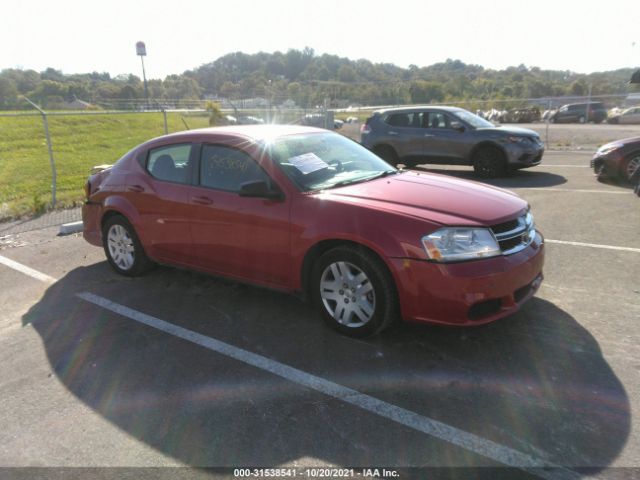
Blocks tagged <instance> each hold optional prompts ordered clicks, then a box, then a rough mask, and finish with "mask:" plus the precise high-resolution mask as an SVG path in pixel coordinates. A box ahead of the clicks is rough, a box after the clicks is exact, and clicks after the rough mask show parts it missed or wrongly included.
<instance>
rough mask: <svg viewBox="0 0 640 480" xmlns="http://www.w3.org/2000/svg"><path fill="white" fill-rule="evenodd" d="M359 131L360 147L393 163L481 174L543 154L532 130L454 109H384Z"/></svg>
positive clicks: (533, 162) (528, 161)
mask: <svg viewBox="0 0 640 480" xmlns="http://www.w3.org/2000/svg"><path fill="white" fill-rule="evenodd" d="M360 133H361V143H362V145H364V146H365V147H367V148H368V149H370V150H373V151H374V152H375V153H376V154H378V156H380V157H382V158H383V159H385V160H386V161H387V162H389V163H391V164H394V165H396V164H398V163H404V164H406V165H408V166H413V165H417V164H421V163H437V164H445V165H473V168H474V169H475V171H476V173H477V174H478V175H480V176H482V177H497V176H500V175H502V174H504V173H506V172H507V171H508V170H515V169H519V168H528V167H533V166H535V165H538V164H539V163H540V161H541V160H542V154H543V153H544V144H543V143H542V142H541V141H540V136H539V135H538V134H537V133H536V132H534V131H533V130H528V129H525V128H517V127H503V126H495V125H494V124H493V123H491V122H489V121H487V120H485V119H483V118H480V117H479V116H477V115H474V114H473V113H471V112H468V111H467V110H464V109H462V108H456V107H429V106H424V107H409V108H391V109H387V110H381V111H378V112H375V113H374V114H373V116H372V117H370V118H368V119H367V121H366V123H365V124H363V126H362V128H361V130H360Z"/></svg>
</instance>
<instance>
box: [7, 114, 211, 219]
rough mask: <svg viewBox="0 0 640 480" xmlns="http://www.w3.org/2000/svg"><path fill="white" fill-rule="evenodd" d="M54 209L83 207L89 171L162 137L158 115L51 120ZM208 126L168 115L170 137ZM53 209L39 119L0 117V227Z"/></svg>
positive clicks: (202, 119) (53, 117) (201, 120)
mask: <svg viewBox="0 0 640 480" xmlns="http://www.w3.org/2000/svg"><path fill="white" fill-rule="evenodd" d="M48 120H49V131H50V134H51V142H52V145H53V156H54V158H55V163H56V169H57V177H58V181H57V206H58V207H65V206H73V205H75V204H78V203H80V202H81V201H82V198H83V185H84V182H85V180H86V178H87V176H88V174H89V171H90V169H91V167H92V166H94V165H100V164H105V163H106V164H111V163H114V162H115V161H116V160H118V159H119V158H120V157H121V156H122V155H123V154H124V153H126V152H127V151H129V150H130V149H131V148H133V147H135V146H136V145H138V144H140V143H142V142H144V141H146V140H148V139H150V138H153V137H155V136H159V135H163V134H164V120H163V115H162V113H133V114H109V115H81V114H77V115H65V116H59V115H51V116H49V117H48ZM184 122H186V123H187V125H188V126H189V128H190V129H193V128H202V127H206V126H208V124H209V123H208V117H207V116H205V115H204V114H201V115H200V116H184V114H183V113H169V114H167V123H168V129H169V132H176V131H179V130H186V128H187V127H186V126H185V123H184ZM50 203H51V167H50V164H49V155H48V153H47V144H46V140H45V135H44V127H43V123H42V118H41V117H39V116H21V117H0V221H1V220H4V219H8V218H15V217H19V216H22V215H25V214H34V213H39V212H41V211H43V210H46V209H47V208H49V206H50Z"/></svg>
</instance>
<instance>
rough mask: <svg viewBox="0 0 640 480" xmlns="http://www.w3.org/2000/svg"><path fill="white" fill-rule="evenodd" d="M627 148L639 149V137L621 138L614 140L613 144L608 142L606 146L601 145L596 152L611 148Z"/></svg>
mask: <svg viewBox="0 0 640 480" xmlns="http://www.w3.org/2000/svg"><path fill="white" fill-rule="evenodd" d="M627 146H631V147H635V146H638V147H640V137H631V138H623V139H621V140H614V141H613V142H609V143H606V144H604V145H602V146H601V147H600V148H599V149H598V151H601V150H606V149H608V148H611V147H615V148H622V147H627Z"/></svg>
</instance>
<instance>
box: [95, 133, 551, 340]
mask: <svg viewBox="0 0 640 480" xmlns="http://www.w3.org/2000/svg"><path fill="white" fill-rule="evenodd" d="M85 189H86V195H87V200H86V203H85V205H84V207H83V212H82V213H83V220H84V238H85V239H86V240H87V241H88V242H89V243H91V244H94V245H97V246H102V247H103V248H104V251H105V253H106V256H107V259H108V261H109V263H110V264H111V266H112V267H113V268H114V269H115V270H116V271H117V272H118V273H121V274H123V275H129V276H134V275H140V274H142V273H144V272H145V271H147V270H148V269H149V268H150V267H151V266H152V265H153V264H154V263H161V264H170V265H178V266H181V267H188V268H191V269H194V270H200V271H203V272H208V273H212V274H215V275H221V276H225V277H230V278H233V279H237V280H239V281H243V282H248V283H252V284H257V285H262V286H265V287H270V288H276V289H280V290H285V291H289V292H295V293H301V294H304V295H308V296H310V297H311V298H312V299H313V301H314V303H315V304H316V305H317V308H318V309H319V311H320V312H321V315H322V316H323V318H324V319H325V320H326V321H327V322H328V323H329V324H330V325H332V326H333V327H335V328H336V329H338V330H339V331H341V332H343V333H345V334H348V335H352V336H364V335H370V334H373V333H377V332H379V331H381V330H383V329H384V328H385V327H387V326H388V325H390V324H391V323H392V321H394V320H395V319H397V318H402V319H405V320H410V321H419V322H428V323H439V324H447V325H478V324H482V323H486V322H489V321H492V320H496V319H498V318H501V317H504V316H506V315H509V314H511V313H513V312H515V311H516V310H517V309H518V308H519V306H520V305H521V304H522V303H523V302H525V301H526V300H527V299H529V298H530V297H531V296H533V294H534V293H535V292H536V290H537V289H538V287H539V285H540V282H541V281H542V265H543V259H544V246H543V239H542V236H541V235H540V233H539V232H537V231H536V229H535V226H534V222H533V217H532V215H531V213H530V211H529V207H528V205H527V203H526V202H525V201H524V200H522V199H521V198H520V197H518V196H517V195H515V194H514V193H511V192H509V191H506V190H502V189H499V188H494V187H490V186H487V185H484V184H480V183H475V182H469V181H464V180H459V179H454V178H450V177H447V176H442V175H436V174H430V173H421V172H416V171H404V170H396V169H395V168H393V167H391V166H390V165H389V164H387V163H385V162H384V161H383V160H381V159H380V158H379V157H377V156H376V155H375V154H373V153H371V152H370V151H369V150H367V149H366V148H364V147H362V146H360V145H359V144H357V143H356V142H353V141H352V140H349V139H348V138H345V137H343V136H342V135H339V134H335V133H332V132H328V131H326V130H321V129H316V128H311V127H296V126H273V125H271V126H270V125H259V126H258V125H256V126H243V127H223V128H211V129H203V130H195V131H189V132H182V133H176V134H172V135H167V136H164V137H159V138H156V139H153V140H150V141H148V142H146V143H144V144H142V145H140V146H138V147H136V148H134V149H133V150H131V151H130V152H128V153H127V154H126V155H124V156H123V157H122V158H121V159H120V160H119V161H118V162H117V163H116V164H115V165H114V166H113V167H111V168H108V169H106V170H104V171H102V172H100V173H97V174H95V175H92V176H91V177H90V178H89V180H88V182H87V184H86V186H85Z"/></svg>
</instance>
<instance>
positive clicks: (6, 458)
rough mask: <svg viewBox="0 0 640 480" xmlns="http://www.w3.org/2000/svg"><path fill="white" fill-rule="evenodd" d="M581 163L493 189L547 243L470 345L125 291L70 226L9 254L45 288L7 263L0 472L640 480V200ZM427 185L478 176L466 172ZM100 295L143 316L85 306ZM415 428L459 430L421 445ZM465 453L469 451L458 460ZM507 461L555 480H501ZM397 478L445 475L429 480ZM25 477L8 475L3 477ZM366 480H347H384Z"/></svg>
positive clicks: (553, 159)
mask: <svg viewBox="0 0 640 480" xmlns="http://www.w3.org/2000/svg"><path fill="white" fill-rule="evenodd" d="M588 162H589V154H585V153H579V152H547V154H546V155H545V158H544V160H543V164H542V165H540V166H539V167H536V168H535V169H531V170H529V171H521V172H517V173H515V174H513V175H512V176H510V177H508V178H505V179H500V180H496V181H492V182H491V183H492V184H495V185H500V186H504V187H506V188H509V189H512V190H514V191H516V192H518V193H519V194H520V195H522V196H523V197H524V198H525V199H526V200H528V201H529V202H530V204H531V207H532V211H533V212H534V215H535V219H536V223H537V225H538V228H539V229H540V230H541V231H542V232H543V233H544V235H545V237H546V239H547V240H548V242H547V245H546V248H547V259H546V265H545V271H544V273H545V281H544V282H543V286H542V287H541V289H540V291H539V292H538V294H537V295H536V296H535V297H534V298H533V299H532V300H531V301H529V302H528V303H527V304H526V305H525V306H524V307H523V308H522V310H521V311H520V312H519V313H517V314H516V315H514V316H512V317H510V318H507V319H503V320H501V321H498V322H495V323H493V324H490V325H486V326H483V327H476V328H471V329H456V328H442V327H431V326H421V325H409V324H402V325H399V326H397V327H394V328H393V329H392V330H390V331H387V332H385V333H384V334H382V335H380V336H378V337H375V338H372V339H367V340H358V341H356V340H352V339H349V338H345V337H342V336H340V335H339V334H337V333H335V332H333V331H331V330H329V329H327V328H326V327H325V326H324V325H323V324H322V322H321V321H320V320H319V318H318V317H317V316H316V314H315V312H314V311H313V310H312V309H311V307H310V306H309V305H307V304H305V303H303V302H302V301H301V300H299V299H297V298H294V297H290V296H287V295H284V294H281V293H276V292H272V291H268V290H263V289H259V288H254V287H249V286H245V285H240V284H236V283H233V282H229V281H225V280H221V279H216V278H212V277H208V276H205V275H201V274H196V273H191V272H185V271H181V270H177V269H173V268H168V267H160V268H157V269H155V270H154V271H152V272H151V273H150V274H148V275H147V276H145V277H142V278H136V279H128V278H123V277H121V276H118V275H117V274H115V273H114V272H113V271H112V270H111V269H110V267H109V266H108V264H107V262H106V261H105V258H104V253H103V252H102V250H101V249H99V248H96V247H92V246H90V245H89V244H87V243H86V242H84V240H83V239H82V238H81V236H80V235H70V236H65V237H59V236H57V235H56V234H57V232H58V228H57V227H45V228H41V229H39V230H36V231H32V232H24V233H18V234H11V235H6V236H5V237H3V241H2V242H0V256H2V257H4V258H8V259H10V260H13V261H15V262H19V263H20V264H22V265H25V266H28V267H30V268H31V269H35V270H37V271H38V272H41V273H43V274H45V275H47V276H49V277H52V280H51V281H50V282H47V281H46V278H45V279H44V281H43V280H42V279H40V280H37V279H35V278H33V277H32V276H29V275H28V274H25V273H23V272H20V271H18V270H16V269H14V268H10V267H8V266H6V265H5V264H0V305H2V306H3V309H2V313H1V314H0V405H1V407H0V467H169V466H190V467H282V466H297V467H300V468H302V467H304V466H337V467H340V466H344V467H373V466H385V467H389V468H394V467H396V468H398V469H399V470H398V472H399V475H400V478H480V476H482V475H485V477H486V478H529V477H531V478H536V476H541V477H543V478H591V477H597V478H638V476H639V475H640V436H639V435H638V432H639V429H640V421H639V420H638V415H639V414H640V395H639V394H638V393H639V392H640V375H639V373H640V331H639V329H638V321H639V320H640V281H639V280H638V272H640V244H639V242H638V238H639V237H640V215H639V214H638V212H639V211H640V198H638V197H636V196H634V195H633V194H632V193H631V190H630V189H629V188H628V187H624V186H619V185H616V184H605V183H599V182H597V181H596V180H595V179H594V178H593V175H592V173H591V171H590V169H589V168H588ZM421 168H425V169H429V170H432V171H436V172H438V173H446V174H450V175H456V176H459V177H462V178H469V179H473V178H474V177H473V175H472V172H471V170H470V169H469V168H462V167H460V168H451V167H437V168H429V167H421ZM562 242H574V243H575V242H579V243H583V244H588V245H586V246H585V245H576V244H572V243H562ZM610 247H622V248H610ZM625 248H626V249H625ZM86 293H89V294H92V295H94V296H98V297H99V298H102V299H104V300H105V301H107V302H112V303H113V304H117V305H120V306H123V307H126V308H127V309H129V310H122V309H121V310H120V313H115V312H113V311H111V310H109V309H107V308H104V306H99V305H96V304H95V303H92V302H90V301H87V300H86V296H85V299H83V298H80V297H78V294H82V295H86ZM91 298H94V297H91ZM131 311H135V312H138V313H135V312H134V314H133V316H135V315H138V316H141V315H142V316H143V317H144V315H146V316H151V317H153V319H155V320H162V321H165V322H168V324H170V325H172V326H174V327H170V328H173V330H171V331H172V332H174V333H171V332H167V331H162V330H159V329H158V328H153V326H149V325H143V324H141V323H140V322H139V321H137V320H135V319H133V318H131V314H127V312H131ZM144 318H150V317H144ZM155 320H153V321H155ZM178 327H181V329H186V330H189V331H191V332H195V334H198V335H197V338H199V339H202V338H204V339H206V338H209V339H214V340H216V341H219V342H224V345H228V346H231V347H235V348H237V349H241V351H242V352H248V353H249V354H257V355H259V356H261V357H260V358H263V359H266V360H265V361H266V362H267V364H268V365H284V366H288V367H293V368H294V369H296V372H302V373H301V375H302V374H304V375H308V376H312V378H313V379H315V380H313V381H317V382H320V383H322V382H323V381H324V382H331V385H333V384H337V385H339V386H340V387H341V388H347V389H351V390H353V391H357V392H359V393H360V394H362V397H357V395H356V397H357V398H356V400H353V399H347V398H345V397H341V394H339V393H338V394H336V395H331V394H328V393H326V392H325V391H322V390H321V391H318V390H317V389H316V390H314V389H313V388H310V387H309V386H308V385H303V384H301V382H300V381H298V380H296V379H297V378H298V377H296V376H295V375H293V374H290V375H289V374H284V376H282V375H280V376H279V375H274V373H273V372H269V371H266V370H265V368H262V367H260V366H256V365H253V364H250V363H248V362H247V361H245V360H243V359H242V358H240V359H238V358H232V356H230V355H229V354H225V353H224V352H223V353H221V352H220V351H219V350H218V351H215V350H212V348H209V347H207V346H206V345H204V346H203V345H202V344H199V345H196V344H194V343H193V341H192V340H189V339H185V338H178V337H177V336H176V334H175V331H180V332H182V331H184V330H181V329H179V328H178ZM195 334H194V335H195ZM194 338H195V337H194ZM204 343H206V342H204ZM224 348H226V347H224ZM242 355H244V354H242ZM243 358H244V357H243ZM261 361H262V360H261ZM269 362H271V363H269ZM278 368H279V367H278ZM287 375H289V376H287ZM296 375H298V374H296ZM305 378H307V377H305ZM310 378H311V377H310ZM323 392H324V393H323ZM359 399H361V400H362V401H360V400H359ZM371 399H374V400H371ZM380 400H381V401H383V402H386V403H385V405H388V406H389V407H385V408H387V409H388V410H389V411H393V412H398V411H401V412H407V411H408V412H411V415H413V416H411V415H409V414H404V415H405V417H406V418H408V420H406V422H405V423H402V422H399V421H398V420H397V419H396V420H394V419H393V418H390V417H389V416H387V417H385V416H384V415H382V414H381V413H380V411H376V410H375V408H373V407H371V405H374V404H375V401H380ZM359 402H360V403H359ZM363 404H366V405H364V406H363ZM367 405H368V406H369V407H371V408H367ZM400 409H402V410H400ZM425 419H426V420H425ZM420 422H422V424H425V423H424V422H426V424H427V425H431V426H433V425H444V426H446V427H447V428H449V429H448V430H447V429H444V430H442V432H444V433H442V434H441V435H440V434H438V435H440V436H438V435H435V434H433V433H425V431H424V429H423V430H420V429H419V428H416V424H417V423H420ZM443 428H444V427H443ZM465 435H472V436H473V437H472V438H473V442H476V443H473V442H471V443H470V444H464V442H463V441H460V439H461V438H462V439H465V438H468V437H465ZM456 442H457V443H456ZM496 445H497V446H498V447H495V446H496ZM484 447H487V450H486V451H487V452H489V453H483V451H482V448H484ZM512 452H520V453H522V454H525V455H527V456H528V458H532V459H535V460H536V461H538V463H539V464H540V465H547V466H549V467H550V468H546V469H540V470H539V471H536V470H535V469H534V470H530V469H527V468H524V467H522V468H521V467H517V466H516V467H517V468H516V469H515V470H503V469H502V468H501V467H502V464H503V462H502V461H501V460H504V459H505V458H507V457H508V456H509V454H511V453H512ZM516 463H517V462H516ZM401 467H419V468H423V467H446V468H442V469H439V470H427V471H426V472H428V473H429V476H426V475H425V470H419V469H418V470H403V469H402V468H401ZM451 467H459V468H453V469H452V468H451ZM463 467H466V469H465V468H463ZM477 467H499V468H498V470H492V469H488V470H486V469H482V470H476V468H477ZM469 468H472V470H469ZM24 472H25V471H24V470H20V469H18V470H15V471H14V470H10V471H9V470H2V469H0V478H3V480H4V478H5V477H7V478H8V476H10V475H14V476H19V475H20V474H24ZM45 472H47V470H45ZM49 472H50V473H51V471H49ZM53 472H55V470H54V471H53ZM62 472H64V473H65V475H71V474H70V473H69V472H70V471H68V470H64V471H62ZM71 472H74V471H71ZM75 472H76V473H77V471H75ZM82 472H83V474H84V475H85V478H86V477H91V476H92V475H94V476H99V475H100V474H105V475H108V473H105V472H111V475H112V476H118V477H120V476H122V475H124V474H125V471H117V470H115V471H114V470H110V471H109V470H107V471H103V470H98V471H93V470H92V471H90V472H91V475H89V474H87V473H86V471H82ZM162 472H163V471H151V473H148V472H147V471H144V470H140V471H137V474H136V475H135V477H140V476H144V475H143V473H148V474H149V475H150V478H152V477H153V478H155V477H158V476H161V475H162ZM172 472H173V473H171V476H172V478H177V477H176V475H177V473H176V472H174V471H172ZM178 472H180V474H182V475H186V473H185V472H191V473H193V472H195V473H194V475H200V476H213V477H215V476H220V472H217V471H214V472H211V471H206V470H195V471H192V470H188V471H183V470H179V471H178ZM478 472H480V473H478ZM129 473H130V472H129ZM263 473H264V472H263ZM362 473H363V472H361V471H360V470H358V471H357V472H356V473H355V474H354V476H355V477H357V478H371V477H372V476H370V477H367V476H366V475H362ZM3 474H4V477H3ZM226 474H227V475H229V476H230V478H233V472H230V471H227V472H226ZM297 476H298V477H301V474H300V472H298V475H297ZM485 477H483V478H485ZM132 478H133V477H132ZM236 478H237V476H236ZM305 478H308V477H305ZM329 478H333V477H329ZM348 478H349V477H348ZM388 478H391V477H388Z"/></svg>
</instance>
